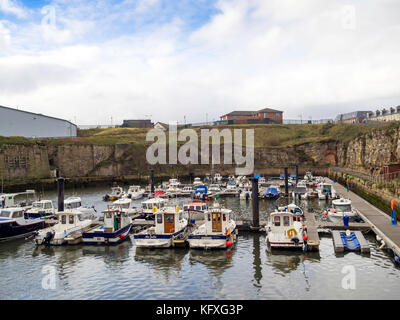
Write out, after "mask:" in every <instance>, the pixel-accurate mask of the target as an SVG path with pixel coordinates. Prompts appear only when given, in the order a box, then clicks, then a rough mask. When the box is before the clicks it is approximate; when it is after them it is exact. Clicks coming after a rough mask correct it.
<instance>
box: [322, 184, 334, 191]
mask: <svg viewBox="0 0 400 320" xmlns="http://www.w3.org/2000/svg"><path fill="white" fill-rule="evenodd" d="M331 191H332V186H330V185H325V186H324V187H323V189H322V192H331Z"/></svg>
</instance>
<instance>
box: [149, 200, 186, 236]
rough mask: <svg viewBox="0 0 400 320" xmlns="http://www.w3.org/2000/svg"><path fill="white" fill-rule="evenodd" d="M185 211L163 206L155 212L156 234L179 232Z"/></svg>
mask: <svg viewBox="0 0 400 320" xmlns="http://www.w3.org/2000/svg"><path fill="white" fill-rule="evenodd" d="M183 219H184V216H183V211H182V210H181V209H179V207H178V206H176V208H163V209H161V210H159V211H157V212H156V213H155V223H156V225H155V233H156V234H169V233H175V232H178V231H179V230H180V229H181V227H180V220H183Z"/></svg>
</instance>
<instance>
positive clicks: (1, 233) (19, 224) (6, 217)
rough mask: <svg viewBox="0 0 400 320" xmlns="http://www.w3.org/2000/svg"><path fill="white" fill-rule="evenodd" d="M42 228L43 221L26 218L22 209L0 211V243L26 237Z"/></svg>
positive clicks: (43, 225)
mask: <svg viewBox="0 0 400 320" xmlns="http://www.w3.org/2000/svg"><path fill="white" fill-rule="evenodd" d="M44 227H45V221H44V220H43V219H40V218H36V219H30V218H26V217H25V213H24V208H22V207H19V208H18V207H16V208H5V209H1V210H0V241H6V240H12V239H18V238H22V237H26V236H28V235H30V234H32V233H34V232H36V230H39V229H42V228H44Z"/></svg>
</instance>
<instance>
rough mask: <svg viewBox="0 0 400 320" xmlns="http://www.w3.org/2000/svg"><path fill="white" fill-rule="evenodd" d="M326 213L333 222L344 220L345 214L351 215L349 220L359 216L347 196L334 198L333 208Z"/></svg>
mask: <svg viewBox="0 0 400 320" xmlns="http://www.w3.org/2000/svg"><path fill="white" fill-rule="evenodd" d="M325 215H326V216H328V218H329V220H331V221H332V222H340V221H343V217H344V216H347V217H349V220H353V221H354V220H357V218H358V217H359V215H358V212H357V211H356V210H355V209H353V208H352V206H351V200H349V199H345V198H340V199H335V200H332V208H331V209H328V210H326V211H325Z"/></svg>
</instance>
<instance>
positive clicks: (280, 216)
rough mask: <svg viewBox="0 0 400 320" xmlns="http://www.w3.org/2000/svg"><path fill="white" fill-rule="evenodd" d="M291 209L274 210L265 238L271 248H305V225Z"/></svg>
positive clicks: (269, 219)
mask: <svg viewBox="0 0 400 320" xmlns="http://www.w3.org/2000/svg"><path fill="white" fill-rule="evenodd" d="M294 217H295V214H294V213H292V212H289V211H274V212H272V213H271V214H270V216H269V218H268V222H267V226H266V233H267V237H266V239H265V241H266V243H267V247H268V249H269V250H272V249H303V225H302V223H301V222H299V221H296V220H295V219H294Z"/></svg>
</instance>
